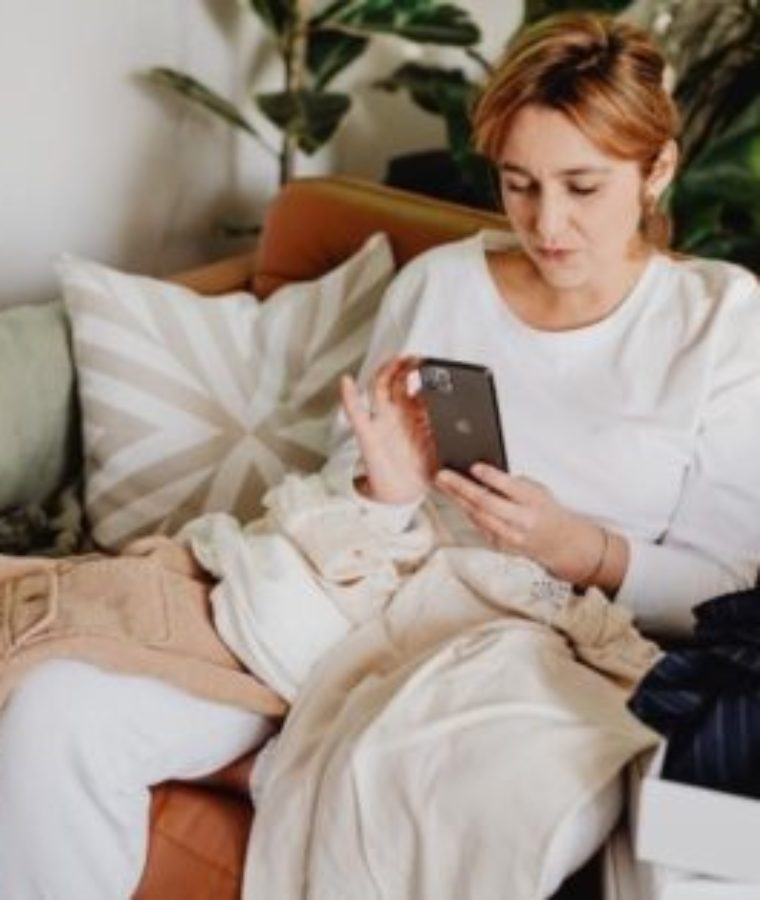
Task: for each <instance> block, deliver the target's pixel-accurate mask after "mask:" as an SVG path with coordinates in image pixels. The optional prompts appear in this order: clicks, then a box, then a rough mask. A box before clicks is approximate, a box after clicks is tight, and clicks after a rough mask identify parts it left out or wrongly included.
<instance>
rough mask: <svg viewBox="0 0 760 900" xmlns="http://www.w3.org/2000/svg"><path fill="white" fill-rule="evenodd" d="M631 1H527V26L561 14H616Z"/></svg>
mask: <svg viewBox="0 0 760 900" xmlns="http://www.w3.org/2000/svg"><path fill="white" fill-rule="evenodd" d="M628 2H629V0H525V24H526V25H530V24H532V23H533V22H537V21H538V20H539V19H544V18H546V16H551V15H554V14H555V13H560V12H579V11H584V12H585V11H593V12H601V13H610V14H613V15H614V14H615V13H619V12H622V10H624V9H625V8H626V6H628Z"/></svg>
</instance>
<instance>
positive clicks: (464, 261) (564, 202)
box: [344, 16, 760, 632]
mask: <svg viewBox="0 0 760 900" xmlns="http://www.w3.org/2000/svg"><path fill="white" fill-rule="evenodd" d="M662 82H663V61H662V59H661V57H660V56H659V54H658V53H657V51H656V50H655V48H654V47H653V46H652V44H651V43H650V41H649V40H648V38H647V37H646V36H645V35H643V34H641V33H640V32H638V31H636V30H635V29H633V28H631V27H629V26H626V25H624V24H622V23H620V22H615V21H611V20H606V19H600V18H597V17H593V16H570V17H556V18H553V19H551V20H548V21H546V22H544V23H543V24H539V25H538V26H536V27H534V28H533V29H531V30H529V31H528V32H527V33H525V34H524V36H523V37H522V38H521V39H520V40H518V42H517V43H516V44H515V45H514V47H513V48H512V49H511V50H510V52H509V53H508V55H507V57H506V59H505V61H504V62H503V64H502V65H501V66H500V67H499V68H498V69H497V71H496V72H495V74H494V76H493V77H492V79H491V81H490V83H489V85H488V86H487V87H486V89H485V92H484V93H483V95H482V97H481V99H480V102H479V104H478V106H477V108H476V111H475V118H474V130H475V136H476V140H477V143H478V146H479V148H480V149H481V150H482V151H483V152H484V153H485V154H486V155H487V156H488V157H490V159H491V160H492V161H493V162H494V163H495V164H496V166H497V168H498V170H499V173H500V178H501V193H502V198H503V203H504V210H505V212H506V214H507V216H508V218H509V220H510V223H511V224H512V226H513V228H514V233H515V238H516V240H511V241H504V240H503V239H501V238H499V237H497V236H492V235H485V236H482V235H481V236H477V237H475V238H472V239H468V240H465V241H463V242H461V243H458V244H454V245H450V246H447V247H444V248H440V249H436V250H434V251H433V252H431V253H429V254H427V255H426V256H425V257H424V258H422V259H419V260H417V261H415V262H414V263H413V264H412V265H411V266H409V267H408V268H407V270H406V271H405V272H404V273H402V275H401V276H400V277H399V278H398V279H397V281H396V283H395V285H394V286H393V287H392V289H391V291H390V294H389V296H388V298H387V300H386V302H385V303H384V306H383V311H382V314H381V317H380V321H379V322H378V324H377V327H376V331H375V335H374V340H373V343H372V346H371V349H370V353H369V355H368V358H367V361H366V364H365V367H364V375H363V377H365V378H366V376H367V375H368V374H369V373H371V372H373V371H374V370H375V369H376V368H378V366H379V365H380V364H381V363H383V362H384V361H385V360H387V359H388V357H390V356H392V355H407V354H412V355H415V356H434V357H454V358H458V359H463V360H468V361H471V362H478V363H482V364H486V365H488V366H489V367H490V368H491V369H492V370H493V372H494V374H495V379H496V385H497V389H498V393H499V395H500V400H501V403H502V409H501V414H502V422H503V430H504V436H505V441H506V443H507V450H508V456H509V458H510V463H511V469H512V473H513V474H506V473H503V472H499V471H496V470H494V469H492V468H489V467H487V466H480V467H478V468H477V469H476V470H475V471H474V472H473V473H472V474H473V476H474V480H472V479H467V478H464V477H461V476H458V475H456V474H455V473H453V472H441V473H439V474H438V475H437V476H435V478H434V485H435V487H436V488H437V489H438V491H440V492H441V493H442V494H443V495H445V497H446V498H447V499H448V500H450V501H453V503H454V505H455V506H456V507H458V508H459V509H460V510H461V511H462V512H464V513H465V514H466V516H467V517H468V519H469V520H470V522H471V524H472V525H474V526H475V530H476V531H477V532H478V533H479V534H480V537H481V538H482V539H485V540H487V541H488V542H489V543H491V544H492V545H496V546H498V547H500V548H502V549H503V550H505V551H507V552H515V553H519V554H522V555H525V556H528V557H530V558H531V559H533V560H535V561H537V562H539V563H540V564H541V565H543V566H544V567H545V568H546V569H548V571H549V572H551V573H552V574H554V575H556V576H557V577H559V578H561V579H566V580H568V581H570V582H573V583H575V584H578V585H583V586H587V585H592V584H593V585H596V586H598V587H600V588H602V589H603V590H604V591H605V592H606V593H607V594H608V595H609V596H610V597H614V598H616V600H617V602H618V603H621V604H625V605H626V606H629V607H630V608H631V609H632V611H633V612H634V615H635V617H636V620H637V622H638V623H639V624H640V625H641V626H643V627H644V628H647V629H653V630H656V631H676V632H684V631H688V630H690V627H691V616H690V609H691V607H692V606H693V605H694V604H695V603H696V602H698V601H700V600H703V599H706V598H708V597H711V596H713V595H716V594H719V593H722V592H724V591H730V590H734V589H737V588H740V587H744V586H748V585H750V584H752V583H753V581H754V579H755V576H756V572H757V563H758V559H760V516H759V515H758V512H759V511H760V427H758V425H757V418H756V417H757V410H758V408H760V362H758V360H760V356H758V353H757V347H758V346H760V345H759V344H758V341H759V340H760V303H758V300H760V292H759V291H758V286H757V283H756V282H755V280H754V278H753V277H752V276H751V275H750V274H749V273H748V272H745V271H743V270H742V269H740V268H739V267H737V266H733V265H730V264H726V263H722V262H716V261H707V260H697V259H679V258H675V257H673V256H669V255H665V254H664V253H663V252H662V248H661V247H660V246H658V243H659V242H660V241H661V240H662V237H663V228H662V219H663V217H662V215H661V214H660V213H658V212H657V204H658V202H659V200H660V198H661V197H662V195H663V192H664V191H665V190H666V188H667V187H668V185H669V184H670V183H671V181H672V178H673V175H674V172H675V169H676V161H677V147H676V142H675V138H676V132H677V116H676V112H675V110H674V107H673V104H672V102H671V99H670V97H669V96H668V95H667V93H666V91H665V89H664V87H663V83H662ZM408 369H409V365H408V363H405V362H404V361H403V360H402V361H400V362H399V361H395V362H391V363H390V364H389V365H386V366H385V367H383V368H380V371H379V375H378V377H377V380H376V382H375V385H374V397H373V403H372V406H373V413H372V414H371V415H370V414H367V413H366V412H365V411H364V410H363V408H362V405H361V404H360V402H359V398H358V395H357V389H356V387H355V386H354V385H353V383H352V382H351V381H350V379H346V383H345V386H344V404H345V408H346V412H347V415H348V419H349V421H350V423H351V425H352V428H353V430H354V432H355V433H356V436H357V438H358V443H359V445H360V447H361V452H362V456H363V459H364V464H365V466H366V471H367V481H366V488H365V490H366V492H367V493H368V494H369V495H370V496H372V497H374V498H375V499H377V500H379V501H382V502H390V503H393V502H399V501H401V502H408V501H416V500H418V499H419V498H420V496H421V495H422V494H423V493H424V492H425V490H426V489H427V487H428V486H429V483H430V481H431V479H433V474H434V473H433V471H432V470H431V468H430V466H429V465H427V463H426V462H425V460H426V459H430V453H429V448H426V447H425V446H424V439H422V437H421V435H422V432H421V431H420V432H418V434H417V436H416V437H415V438H413V439H412V440H408V439H405V435H406V431H405V429H404V428H403V427H402V426H403V420H404V415H403V414H402V413H403V411H402V410H400V409H398V408H397V407H396V405H395V404H394V402H393V400H394V399H398V398H399V397H400V396H402V394H403V392H402V391H400V390H399V388H398V382H399V379H401V380H403V379H404V377H405V376H406V373H407V372H408ZM406 404H407V411H409V412H411V410H412V407H413V406H414V401H410V400H407V401H406ZM344 452H345V453H350V450H348V449H347V450H346V451H344Z"/></svg>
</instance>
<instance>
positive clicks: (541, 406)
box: [0, 16, 760, 900]
mask: <svg viewBox="0 0 760 900" xmlns="http://www.w3.org/2000/svg"><path fill="white" fill-rule="evenodd" d="M662 69H663V64H662V60H661V59H660V57H659V56H658V54H657V53H656V51H655V50H654V49H653V48H652V47H651V45H650V44H649V42H648V40H647V39H646V37H645V36H643V35H641V34H640V33H639V32H637V31H635V30H633V29H630V28H628V27H626V26H624V25H621V24H618V23H615V22H613V21H610V20H606V19H599V18H595V17H591V16H576V17H565V18H558V19H554V20H551V21H550V22H547V23H545V24H543V25H539V26H538V27H537V28H535V29H533V30H531V31H530V32H528V33H527V34H526V35H525V36H524V37H523V38H522V39H521V40H520V41H518V43H517V44H516V45H515V46H514V47H513V48H512V50H511V51H510V53H509V54H508V55H507V57H506V60H505V62H504V63H503V64H502V66H500V67H499V69H498V70H497V71H496V73H495V75H494V77H493V79H492V80H491V83H490V85H489V86H488V88H487V89H486V91H485V93H484V95H483V97H482V99H481V101H480V104H479V106H478V108H477V111H476V116H475V127H476V134H477V137H478V142H479V144H480V146H481V148H482V149H483V150H484V151H485V152H486V153H487V154H489V155H490V156H491V157H492V158H493V159H494V160H495V161H496V162H497V163H498V165H499V167H500V171H501V177H502V192H503V195H504V202H505V209H506V212H507V214H508V215H509V217H510V220H511V222H512V224H513V225H514V229H515V237H516V240H511V241H509V242H508V243H507V245H505V246H501V245H497V244H494V243H493V241H492V239H491V237H487V238H483V237H477V238H473V239H470V240H467V241H464V242H461V243H459V244H454V245H451V246H449V247H446V248H443V249H440V250H435V251H433V252H431V253H429V254H426V255H425V256H424V257H423V258H421V259H420V260H418V261H416V262H415V263H413V264H412V265H411V266H409V267H408V268H407V269H406V270H405V271H404V272H403V273H402V274H401V275H400V277H399V278H398V280H397V281H396V283H395V285H394V287H393V288H392V290H391V292H390V294H389V296H388V298H387V302H386V303H385V304H384V308H383V311H382V314H381V316H380V320H379V322H378V325H377V329H376V332H375V335H374V338H373V343H372V347H371V349H370V353H369V356H368V359H367V363H366V365H365V368H364V372H365V376H369V375H371V374H372V373H373V372H375V371H376V370H378V368H379V374H378V375H377V377H376V379H375V380H374V385H373V388H372V399H373V402H372V404H371V406H372V409H371V411H370V412H368V411H366V410H365V409H364V408H363V406H362V404H361V402H360V399H359V395H358V392H357V388H356V386H355V385H354V384H353V383H352V382H351V381H350V380H347V381H346V383H345V385H344V391H343V400H344V405H345V409H346V413H347V416H348V420H349V422H350V424H351V426H352V428H353V430H354V431H355V434H356V437H357V439H358V446H359V448H360V451H361V456H362V457H363V464H364V468H365V477H364V478H363V479H359V480H358V484H359V486H360V489H361V490H362V491H363V492H365V493H366V494H367V495H368V496H369V497H370V498H372V499H374V500H375V501H377V506H378V508H383V509H384V508H386V507H387V508H391V509H393V511H394V514H397V515H398V516H399V517H400V518H401V519H404V518H405V517H406V518H410V517H411V516H412V515H413V513H414V509H415V508H416V505H417V504H418V502H419V501H420V500H421V498H422V496H423V494H425V493H426V492H427V490H428V488H429V487H430V484H431V480H432V479H433V478H434V479H435V487H436V488H437V489H438V490H439V492H440V494H442V495H443V497H444V498H445V502H441V503H440V504H439V505H440V507H441V513H442V516H443V518H444V520H445V522H446V523H448V525H449V526H450V528H451V530H452V534H453V540H454V541H455V542H463V543H465V542H472V541H474V542H480V543H484V542H486V543H488V544H490V545H493V546H495V547H497V548H500V549H503V550H504V551H505V552H507V553H513V552H517V553H519V554H522V555H524V556H527V557H528V558H530V559H532V560H535V561H537V562H538V563H540V564H541V565H542V566H544V567H545V568H546V569H547V570H548V571H549V572H550V573H552V574H553V575H554V576H556V577H557V578H558V579H564V580H567V581H570V582H573V583H575V584H577V585H579V586H586V585H590V584H595V585H598V586H599V587H601V588H603V589H604V590H605V592H606V593H607V594H608V595H609V596H610V597H616V599H617V602H618V603H625V604H627V605H629V606H631V608H632V609H633V611H634V614H635V615H636V617H637V619H638V621H639V622H641V623H642V624H643V625H646V626H663V627H672V628H681V627H686V626H687V624H688V610H689V607H690V606H691V604H692V603H694V602H695V601H696V600H699V599H703V598H705V597H708V596H710V595H712V594H714V593H716V592H720V591H723V590H725V589H728V588H733V587H739V586H743V585H747V584H749V583H750V582H751V581H752V579H753V578H754V577H755V573H756V560H757V559H758V557H759V556H760V552H759V551H760V515H757V512H758V511H759V510H760V429H758V428H757V427H756V426H755V425H754V421H753V415H754V410H755V409H756V408H757V403H758V401H760V365H759V364H758V362H757V361H756V356H757V354H756V347H757V346H758V341H760V304H759V303H758V300H760V297H759V296H758V290H757V287H756V285H755V284H754V281H753V279H752V278H751V276H750V275H749V274H748V273H745V272H743V271H741V270H740V269H738V268H737V267H734V266H730V265H726V264H722V263H709V262H698V261H677V260H673V259H670V258H669V257H667V256H665V255H663V254H661V253H660V252H659V251H658V250H657V249H656V247H655V246H654V244H653V241H652V238H651V232H652V230H653V229H652V222H653V220H654V219H655V215H654V205H655V203H656V201H657V200H658V199H659V197H660V196H661V195H662V192H663V191H664V190H665V189H666V187H667V185H668V183H669V182H670V180H671V178H672V176H673V171H674V168H675V162H676V149H675V143H674V140H675V134H676V116H675V113H674V111H673V108H672V105H671V102H670V100H669V98H668V97H667V95H666V93H665V92H664V90H663V88H662ZM409 354H411V355H413V356H416V355H420V354H425V355H436V356H444V357H456V358H462V359H468V360H471V361H476V362H481V363H485V364H487V365H489V366H490V367H491V368H492V369H493V370H494V372H495V374H496V379H497V383H498V389H499V393H500V396H501V399H502V403H503V409H502V416H503V424H504V432H505V437H506V441H507V445H508V451H509V456H510V460H511V464H512V469H513V473H514V474H510V475H507V474H505V473H501V472H497V471H493V470H490V469H487V468H482V467H479V468H477V469H476V470H475V471H474V473H473V474H474V475H475V479H476V480H475V481H468V480H466V479H463V478H460V477H457V476H455V475H454V474H452V473H448V472H443V473H439V474H438V475H435V476H434V473H433V471H432V469H431V467H430V465H429V463H428V460H429V459H430V457H431V453H430V447H429V445H428V444H427V442H426V440H425V438H424V436H423V433H422V432H420V431H418V430H417V429H408V428H407V422H408V421H409V419H410V418H411V419H414V418H415V416H416V413H417V412H418V406H417V402H416V400H414V398H411V399H410V398H408V397H406V396H405V390H404V383H405V375H406V374H407V373H408V372H409V370H410V369H411V368H413V366H414V362H413V360H412V361H409V360H408V359H404V358H403V357H406V356H407V355H409ZM396 356H401V357H402V358H401V359H398V360H393V361H391V362H390V363H387V364H385V363H386V360H387V359H388V358H389V357H396ZM356 457H357V449H356V443H355V442H354V441H352V440H349V441H346V442H345V443H344V444H343V446H342V448H341V449H340V450H339V451H338V452H337V453H336V455H335V456H334V458H333V459H332V460H331V463H330V465H329V467H328V471H327V473H326V478H327V480H328V481H329V480H330V479H332V478H338V479H340V478H342V477H343V476H344V475H345V474H346V473H349V476H350V478H351V479H352V478H353V474H354V471H355V469H354V462H355V461H356ZM371 505H374V504H371ZM462 512H463V513H464V514H465V516H464V517H462V515H461V513H462ZM470 526H472V527H470ZM73 694H77V695H78V700H79V701H80V702H79V703H78V704H77V705H76V706H73V705H69V703H68V699H69V698H70V697H71V696H72V695H73ZM267 730H268V726H267V724H266V722H265V721H263V720H262V719H260V718H257V717H255V716H251V715H249V714H244V713H242V712H239V711H236V710H233V709H231V708H229V707H218V706H214V705H212V704H203V703H201V701H198V700H196V699H194V698H191V697H189V696H187V695H183V694H181V693H180V692H179V691H176V690H174V689H172V688H168V687H166V686H162V685H157V684H156V683H155V682H152V681H149V680H147V679H133V678H124V677H121V676H116V675H110V674H104V673H101V672H98V671H97V670H95V669H93V668H91V667H87V666H83V665H79V664H77V663H74V662H71V663H59V664H55V665H48V666H45V667H42V668H40V669H39V670H38V671H36V672H35V673H33V674H32V675H31V676H30V677H29V678H28V679H27V680H26V681H25V682H24V684H23V685H22V686H21V687H20V688H19V689H18V690H17V691H16V693H15V694H14V696H13V698H12V699H11V701H10V703H9V705H8V707H7V709H6V710H5V711H4V712H3V715H2V718H0V798H2V802H0V876H1V878H2V880H0V896H2V897H3V898H4V897H6V896H7V897H8V898H13V900H16V898H33V897H41V896H45V897H51V898H52V897H54V898H68V897H73V896H76V897H77V898H82V900H90V898H92V900H95V898H97V900H106V898H111V897H113V898H117V897H125V896H128V895H129V893H130V892H131V891H132V890H133V888H134V886H135V884H136V883H137V880H138V879H139V875H140V869H141V865H142V860H143V859H144V852H145V840H146V817H147V804H148V799H147V798H148V792H147V785H149V784H152V783H155V782H156V781H159V780H163V779H164V778H167V777H172V776H174V777H176V776H179V777H189V776H192V775H197V774H201V773H202V772H205V771H209V770H211V769H213V768H215V767H217V766H219V765H221V764H223V763H224V762H226V761H229V760H231V759H233V758H234V757H236V756H237V755H238V754H239V753H240V752H241V751H242V750H243V749H245V748H246V747H250V746H253V745H255V744H256V743H257V742H259V741H260V740H262V739H263V738H264V736H265V735H266V733H267ZM40 735H54V736H55V738H56V740H55V741H53V740H50V741H47V740H44V739H42V740H41V739H40ZM94 735H97V739H96V740H94V739H93V736H94ZM572 762H573V761H572V760H568V765H570V764H572ZM274 814H275V815H276V810H275V813H274ZM608 819H609V817H608V816H607V817H605V818H604V822H605V823H607V824H608ZM600 829H601V826H600V824H599V822H597V823H596V825H595V826H590V829H589V830H590V833H591V835H592V839H593V840H597V841H598V835H599V832H600ZM584 840H585V843H583V842H581V844H578V843H576V844H574V845H573V846H571V847H570V848H569V849H568V848H565V850H564V852H563V854H561V855H560V857H559V861H556V860H555V863H554V871H553V873H552V875H551V877H550V878H549V882H547V883H556V882H557V880H558V878H560V877H561V874H562V872H563V871H568V870H569V869H571V868H572V867H573V866H574V865H577V864H578V862H579V861H581V860H582V858H583V857H584V856H585V855H587V854H588V852H589V851H590V849H591V846H590V845H589V841H588V839H584ZM409 890H413V888H412V887H411V886H410V887H409ZM269 896H274V895H273V894H270V895H269ZM462 896H463V895H462Z"/></svg>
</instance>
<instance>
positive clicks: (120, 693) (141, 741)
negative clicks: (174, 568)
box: [0, 660, 271, 900]
mask: <svg viewBox="0 0 760 900" xmlns="http://www.w3.org/2000/svg"><path fill="white" fill-rule="evenodd" d="M270 732H271V725H270V723H269V721H268V720H267V719H266V718H264V717H263V716H257V715H254V714H252V713H248V712H244V711H242V710H239V709H236V708H234V707H231V706H224V705H221V704H214V703H209V702H208V701H205V700H200V699H197V698H196V697H193V696H191V695H190V694H186V693H184V692H182V691H180V690H178V689H176V688H174V687H172V686H170V685H168V684H164V683H163V682H160V681H156V680H153V679H149V678H137V677H132V676H124V675H115V674H110V673H107V672H104V671H102V670H100V669H98V668H96V667H94V666H90V665H87V664H85V663H81V662H75V661H71V660H60V661H54V662H53V661H51V662H47V663H45V664H43V665H40V666H39V667H38V668H37V669H33V670H32V671H31V672H30V673H29V674H28V675H27V676H26V678H25V679H24V681H23V682H22V683H21V684H20V686H19V687H17V688H16V690H15V691H14V693H13V694H12V695H11V697H10V699H9V700H8V703H7V705H6V706H5V708H4V709H3V711H2V712H0V900H127V898H128V897H130V896H131V895H132V893H133V892H134V890H135V888H136V887H137V884H138V882H139V880H140V877H141V874H142V870H143V866H144V863H145V856H146V850H147V839H148V820H149V805H150V794H149V791H148V788H149V786H150V785H154V784H158V783H159V782H162V781H165V780H167V779H168V778H195V777H198V776H201V775H205V774H208V773H209V772H213V771H214V770H215V769H218V768H220V767H221V766H223V765H224V764H225V763H227V762H230V761H232V760H233V759H235V758H237V757H238V756H240V755H241V754H243V753H245V752H246V751H247V750H250V749H252V748H253V747H256V746H258V745H259V744H261V743H262V742H263V740H264V739H265V738H266V737H267V736H268V735H269V733H270Z"/></svg>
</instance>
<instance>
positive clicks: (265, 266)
mask: <svg viewBox="0 0 760 900" xmlns="http://www.w3.org/2000/svg"><path fill="white" fill-rule="evenodd" d="M482 228H498V229H506V228H508V225H507V222H506V219H505V218H504V217H503V216H500V215H498V214H496V213H488V212H482V211H480V210H475V209H468V208H467V207H464V206H458V205H456V204H454V203H446V202H444V201H442V200H434V199H430V198H427V197H422V196H420V195H419V194H412V193H410V192H408V191H399V190H396V189H393V188H388V187H384V186H382V185H378V184H374V183H372V182H369V181H362V180H360V179H357V178H348V177H342V176H332V177H329V178H300V179H296V180H294V181H291V182H290V183H289V184H288V185H286V186H285V187H284V188H283V189H282V190H281V191H280V192H279V194H278V195H277V197H276V198H275V200H274V201H273V202H272V204H271V205H270V206H269V209H268V211H267V214H266V219H265V222H264V228H263V231H262V234H261V237H260V240H259V243H258V247H257V251H256V255H255V259H254V274H253V287H254V291H255V293H256V294H257V295H258V296H260V297H265V296H268V295H269V294H271V293H272V291H274V290H276V289H277V288H278V287H280V286H281V285H282V284H284V283H286V282H289V281H301V280H304V279H310V278H316V277H318V276H319V275H323V274H324V273H325V272H327V271H328V270H329V269H331V268H333V267H334V266H336V265H337V264H338V263H340V262H342V261H343V260H344V259H346V258H347V257H348V256H350V255H351V254H352V253H354V252H355V251H356V250H358V249H359V247H360V246H361V245H362V244H363V243H364V241H365V240H366V238H367V237H369V235H370V234H372V233H373V232H376V231H384V232H385V233H386V234H387V235H388V236H389V238H390V240H391V244H392V246H393V251H394V254H395V257H396V262H397V263H398V264H399V265H403V263H405V262H407V261H408V260H409V259H411V258H412V257H414V256H416V255H417V254H418V253H421V252H422V251H423V250H427V249H428V248H429V247H432V246H434V245H436V244H440V243H443V242H444V241H452V240H456V239H457V238H461V237H465V236H466V235H468V234H473V233H474V232H476V231H479V230H480V229H482Z"/></svg>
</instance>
